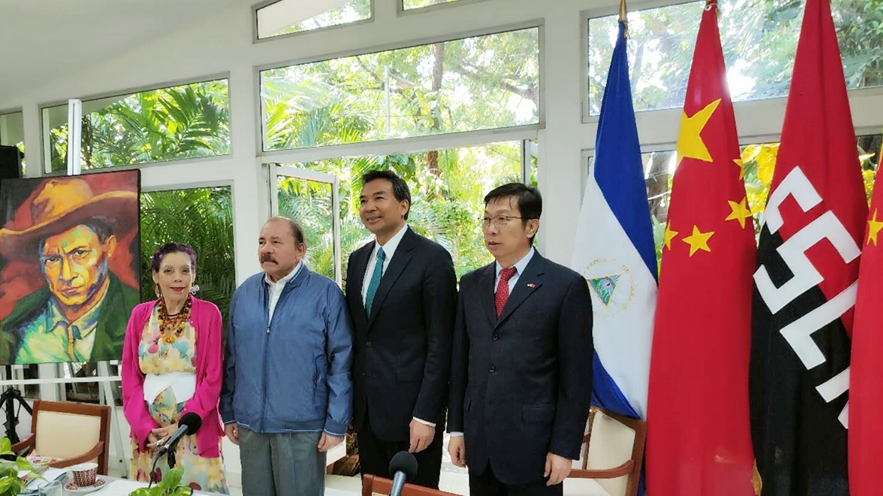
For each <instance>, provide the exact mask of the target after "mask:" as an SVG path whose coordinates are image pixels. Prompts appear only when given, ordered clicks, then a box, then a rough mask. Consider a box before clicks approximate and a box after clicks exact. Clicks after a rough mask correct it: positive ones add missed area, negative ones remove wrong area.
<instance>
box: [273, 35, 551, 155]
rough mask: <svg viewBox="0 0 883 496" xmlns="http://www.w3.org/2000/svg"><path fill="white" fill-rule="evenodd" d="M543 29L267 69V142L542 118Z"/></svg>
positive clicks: (404, 133) (279, 145)
mask: <svg viewBox="0 0 883 496" xmlns="http://www.w3.org/2000/svg"><path fill="white" fill-rule="evenodd" d="M539 31H540V30H539V28H530V29H522V30H518V31H510V32H505V33H498V34H491V35H485V36H476V37H472V38H465V39H460V40H454V41H446V42H440V43H435V44H431V45H423V46H417V47H412V48H402V49H399V50H392V51H388V52H380V53H371V54H365V55H358V56H354V57H346V58H340V59H334V60H326V61H322V62H315V63H310V64H303V65H295V66H290V67H282V68H278V69H270V70H265V71H262V72H261V98H262V103H263V136H264V149H265V150H283V149H289V148H301V147H315V146H323V145H335V144H342V143H359V142H365V141H375V140H385V139H395V138H406V137H413V136H426V135H434V134H442V133H454V132H462V131H475V130H483V129H495V128H503V127H511V126H519V125H526V124H537V123H538V122H539V109H540V107H539V104H540V101H539Z"/></svg>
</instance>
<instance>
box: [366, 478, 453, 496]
mask: <svg viewBox="0 0 883 496" xmlns="http://www.w3.org/2000/svg"><path fill="white" fill-rule="evenodd" d="M390 491H392V481H391V480H389V479H384V478H383V477H376V476H374V475H369V474H365V476H364V477H362V496H388V495H389V493H390ZM402 496H459V495H456V494H454V493H448V492H445V491H439V490H438V489H429V488H428V487H423V486H415V485H414V484H405V487H404V488H402Z"/></svg>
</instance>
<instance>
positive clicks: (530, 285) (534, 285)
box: [527, 282, 537, 289]
mask: <svg viewBox="0 0 883 496" xmlns="http://www.w3.org/2000/svg"><path fill="white" fill-rule="evenodd" d="M527 287H529V288H530V289H533V288H535V287H537V285H536V284H534V283H532V282H529V283H527Z"/></svg>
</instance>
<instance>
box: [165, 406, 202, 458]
mask: <svg viewBox="0 0 883 496" xmlns="http://www.w3.org/2000/svg"><path fill="white" fill-rule="evenodd" d="M201 426H202V419H201V418H200V417H199V415H197V414H195V413H193V412H190V413H185V414H184V416H183V417H181V420H179V421H178V431H177V432H175V433H174V434H172V437H170V438H169V440H168V441H166V442H165V443H163V445H162V446H160V447H159V449H157V451H156V456H157V457H160V456H163V455H164V454H166V452H168V451H169V449H171V448H172V447H173V446H174V445H175V443H177V442H178V440H179V439H181V438H182V437H184V436H185V435H187V434H196V431H198V430H199V428H200V427H201Z"/></svg>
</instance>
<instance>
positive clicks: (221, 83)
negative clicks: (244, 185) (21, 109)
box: [43, 79, 230, 172]
mask: <svg viewBox="0 0 883 496" xmlns="http://www.w3.org/2000/svg"><path fill="white" fill-rule="evenodd" d="M227 90H228V88H227V80H226V79H219V80H215V81H206V82H201V83H192V84H185V85H181V86H173V87H170V88H161V89H156V90H151V91H143V92H140V93H135V94H131V95H121V96H117V97H110V98H102V99H98V100H88V101H84V102H83V119H82V140H81V159H82V162H81V163H82V168H83V170H88V169H100V168H104V167H112V166H115V165H133V164H146V163H151V162H165V161H169V160H180V159H188V158H200V157H210V156H215V155H226V154H228V153H230V106H229V96H228V91H227ZM43 127H44V129H49V134H48V135H46V136H43V140H44V144H45V146H46V147H47V152H46V158H47V161H48V162H49V165H50V167H49V170H50V171H51V172H56V171H64V170H67V141H68V140H67V138H68V105H67V104H64V105H59V106H56V107H47V108H44V109H43Z"/></svg>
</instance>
